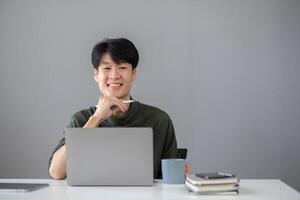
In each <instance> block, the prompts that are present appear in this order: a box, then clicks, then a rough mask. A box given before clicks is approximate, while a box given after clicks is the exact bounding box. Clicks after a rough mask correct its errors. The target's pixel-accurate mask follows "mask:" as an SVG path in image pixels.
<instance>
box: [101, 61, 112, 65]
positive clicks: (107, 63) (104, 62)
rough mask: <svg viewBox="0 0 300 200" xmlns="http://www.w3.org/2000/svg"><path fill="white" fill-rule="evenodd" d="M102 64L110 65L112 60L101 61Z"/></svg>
mask: <svg viewBox="0 0 300 200" xmlns="http://www.w3.org/2000/svg"><path fill="white" fill-rule="evenodd" d="M101 64H104V65H110V64H111V63H110V62H106V61H101Z"/></svg>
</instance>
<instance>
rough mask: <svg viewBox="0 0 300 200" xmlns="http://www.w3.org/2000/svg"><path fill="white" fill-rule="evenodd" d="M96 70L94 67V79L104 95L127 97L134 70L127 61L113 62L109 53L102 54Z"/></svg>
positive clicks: (134, 73)
mask: <svg viewBox="0 0 300 200" xmlns="http://www.w3.org/2000/svg"><path fill="white" fill-rule="evenodd" d="M101 60H102V61H101V63H100V65H99V67H98V70H96V69H94V79H95V81H96V82H97V83H98V86H99V89H100V91H101V92H102V94H103V95H105V96H114V97H117V98H119V99H129V98H130V94H129V93H130V89H131V84H132V81H134V80H135V78H136V70H135V69H134V70H132V66H131V64H129V63H120V64H117V63H115V62H114V61H113V60H112V59H111V56H110V55H109V54H107V53H106V54H104V55H103V57H102V59H101Z"/></svg>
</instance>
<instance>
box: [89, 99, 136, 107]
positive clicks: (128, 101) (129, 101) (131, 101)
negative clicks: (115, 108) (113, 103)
mask: <svg viewBox="0 0 300 200" xmlns="http://www.w3.org/2000/svg"><path fill="white" fill-rule="evenodd" d="M133 102H135V100H125V101H123V103H133ZM95 106H96V107H97V105H95Z"/></svg>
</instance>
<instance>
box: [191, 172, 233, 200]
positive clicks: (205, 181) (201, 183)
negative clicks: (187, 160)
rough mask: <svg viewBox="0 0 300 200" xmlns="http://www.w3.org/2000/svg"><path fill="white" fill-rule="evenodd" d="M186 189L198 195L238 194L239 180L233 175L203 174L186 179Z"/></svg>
mask: <svg viewBox="0 0 300 200" xmlns="http://www.w3.org/2000/svg"><path fill="white" fill-rule="evenodd" d="M185 185H186V187H187V188H188V189H189V190H190V191H191V192H194V193H198V194H222V195H223V194H229V195H230V194H238V193H239V178H238V177H236V176H235V175H233V174H224V173H203V174H191V175H189V176H187V177H186V180H185Z"/></svg>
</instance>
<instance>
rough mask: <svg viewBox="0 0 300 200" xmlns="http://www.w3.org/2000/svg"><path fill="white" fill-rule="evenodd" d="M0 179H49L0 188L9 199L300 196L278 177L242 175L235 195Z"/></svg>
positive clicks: (180, 187)
mask: <svg viewBox="0 0 300 200" xmlns="http://www.w3.org/2000/svg"><path fill="white" fill-rule="evenodd" d="M0 182H6V183H9V182H17V183H49V184H50V187H47V188H43V189H40V190H37V191H33V192H27V193H7V192H0V200H2V199H3V200H4V199H5V200H10V199H31V200H35V199H36V200H40V199H43V200H50V199H60V200H61V199H70V200H77V199H84V200H86V199H89V200H93V199H97V200H99V199H105V200H109V199H131V200H134V199H153V200H154V199H155V200H159V199H174V200H176V199H178V200H179V199H180V200H184V199H226V200H231V199H255V200H264V199H270V200H276V199H289V200H300V193H299V192H297V191H296V190H294V189H292V188H291V187H289V186H288V185H286V184H285V183H284V182H282V181H280V180H265V179H264V180H259V179H247V180H246V179H242V180H241V182H240V194H238V195H231V196H229V195H227V196H224V195H217V196H216V195H195V194H192V193H189V192H188V191H187V189H186V188H185V186H184V185H166V184H163V183H161V182H155V183H154V185H153V186H152V187H71V186H68V185H67V182H66V181H64V180H63V181H55V180H50V179H0Z"/></svg>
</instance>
